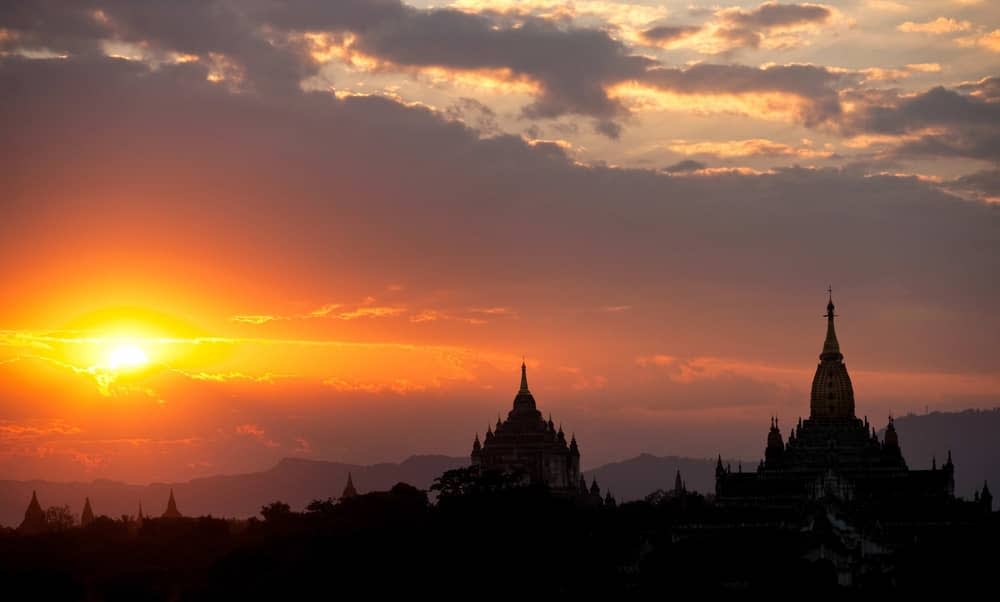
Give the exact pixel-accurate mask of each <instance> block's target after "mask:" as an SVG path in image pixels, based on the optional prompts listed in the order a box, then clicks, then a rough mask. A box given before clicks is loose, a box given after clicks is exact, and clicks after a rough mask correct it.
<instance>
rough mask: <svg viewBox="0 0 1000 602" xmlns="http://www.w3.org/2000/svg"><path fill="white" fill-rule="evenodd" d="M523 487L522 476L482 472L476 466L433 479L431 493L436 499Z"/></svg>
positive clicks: (458, 469) (454, 470) (492, 471)
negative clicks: (436, 496)
mask: <svg viewBox="0 0 1000 602" xmlns="http://www.w3.org/2000/svg"><path fill="white" fill-rule="evenodd" d="M524 486H525V479H524V477H523V475H520V474H516V473H512V472H501V471H499V470H482V469H480V468H479V467H478V466H469V467H466V468H455V469H453V470H449V471H446V472H445V473H444V474H442V475H441V476H439V477H438V478H436V479H434V484H433V485H431V491H434V492H436V493H437V494H438V499H447V498H454V497H461V496H470V495H484V494H494V493H499V492H503V491H510V490H512V489H517V488H519V487H524Z"/></svg>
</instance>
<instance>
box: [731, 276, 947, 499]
mask: <svg viewBox="0 0 1000 602" xmlns="http://www.w3.org/2000/svg"><path fill="white" fill-rule="evenodd" d="M824 317H825V318H826V319H827V327H826V339H825V340H824V342H823V350H822V352H821V353H820V355H819V360H820V361H819V365H818V366H817V367H816V374H815V376H814V377H813V382H812V389H811V395H810V403H809V418H807V419H805V420H802V419H801V418H800V419H799V420H798V422H797V423H796V424H795V425H793V426H792V428H791V429H790V430H789V433H788V440H787V442H786V441H785V440H784V438H783V436H782V433H781V427H780V425H779V421H778V418H777V417H772V418H771V424H770V428H769V430H768V433H767V446H766V448H765V451H764V459H763V460H761V462H760V464H759V466H758V467H757V470H756V471H753V472H751V471H747V472H743V471H742V470H739V471H738V472H733V471H732V470H731V468H729V467H724V466H723V465H722V458H721V456H720V457H719V460H718V462H717V464H716V468H715V493H716V498H717V499H718V500H719V501H720V502H721V503H726V504H748V503H755V504H764V505H772V506H773V505H780V506H788V505H795V504H797V503H800V502H803V501H807V500H815V499H821V498H826V497H829V496H832V497H834V498H837V499H841V500H845V501H853V500H869V501H871V500H886V499H890V498H891V499H897V500H898V499H900V498H909V499H911V500H912V499H916V498H921V499H928V498H934V499H943V498H951V497H954V488H955V484H954V483H955V481H954V471H955V466H954V464H953V463H952V460H951V453H950V452H949V453H948V460H947V462H945V463H944V465H943V466H942V467H941V468H940V469H939V468H937V466H936V465H935V466H934V467H933V468H932V469H931V470H910V469H909V468H908V467H907V465H906V461H905V460H904V459H903V454H902V452H901V450H900V446H899V435H898V434H897V432H896V428H895V425H894V424H893V419H892V417H891V416H890V417H889V421H888V424H887V426H886V428H885V434H884V436H883V438H882V439H881V440H880V439H879V437H878V434H877V433H876V431H875V427H874V426H872V425H871V424H869V422H868V418H867V417H865V418H864V420H861V419H859V418H858V417H857V416H856V415H855V404H854V387H853V385H852V384H851V377H850V375H849V374H848V372H847V365H846V364H845V363H844V356H843V354H842V353H841V351H840V343H839V342H838V340H837V332H836V329H835V328H834V318H835V317H836V316H835V314H834V305H833V295H832V291H831V293H830V297H829V300H828V303H827V307H826V314H825V316H824Z"/></svg>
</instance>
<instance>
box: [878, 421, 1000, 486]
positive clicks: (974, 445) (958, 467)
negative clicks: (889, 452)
mask: <svg viewBox="0 0 1000 602" xmlns="http://www.w3.org/2000/svg"><path fill="white" fill-rule="evenodd" d="M895 422H896V432H898V433H899V445H900V447H901V448H902V449H903V456H904V457H905V458H906V463H907V464H908V465H909V466H910V468H930V465H931V458H937V463H938V466H940V465H941V464H942V463H943V462H944V460H945V458H946V457H947V456H948V450H951V454H952V459H953V460H954V462H955V494H956V495H960V496H963V497H972V494H973V491H975V490H976V489H979V488H980V487H982V486H983V480H984V479H985V480H987V481H989V483H990V488H991V489H992V490H993V491H996V490H997V489H1000V408H993V409H991V410H965V411H962V412H931V413H929V414H919V415H917V414H908V415H906V416H901V417H899V418H896V421H895Z"/></svg>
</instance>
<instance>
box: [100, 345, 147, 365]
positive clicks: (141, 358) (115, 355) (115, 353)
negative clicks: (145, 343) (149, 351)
mask: <svg viewBox="0 0 1000 602" xmlns="http://www.w3.org/2000/svg"><path fill="white" fill-rule="evenodd" d="M148 363H149V356H147V355H146V352H145V351H143V350H142V348H141V347H139V346H138V345H134V344H131V343H124V344H122V345H119V346H117V347H115V348H114V349H112V350H111V352H110V353H109V354H108V368H110V369H111V370H119V371H121V370H135V369H137V368H142V367H143V366H145V365H146V364H148Z"/></svg>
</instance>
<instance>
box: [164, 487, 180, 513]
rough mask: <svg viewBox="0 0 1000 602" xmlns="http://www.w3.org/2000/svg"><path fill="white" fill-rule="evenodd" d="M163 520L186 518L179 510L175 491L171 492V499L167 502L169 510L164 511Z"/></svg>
mask: <svg viewBox="0 0 1000 602" xmlns="http://www.w3.org/2000/svg"><path fill="white" fill-rule="evenodd" d="M163 518H184V515H183V514H181V512H180V510H178V509H177V502H176V501H174V490H173V489H171V490H170V499H168V500H167V509H166V510H164V511H163Z"/></svg>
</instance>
